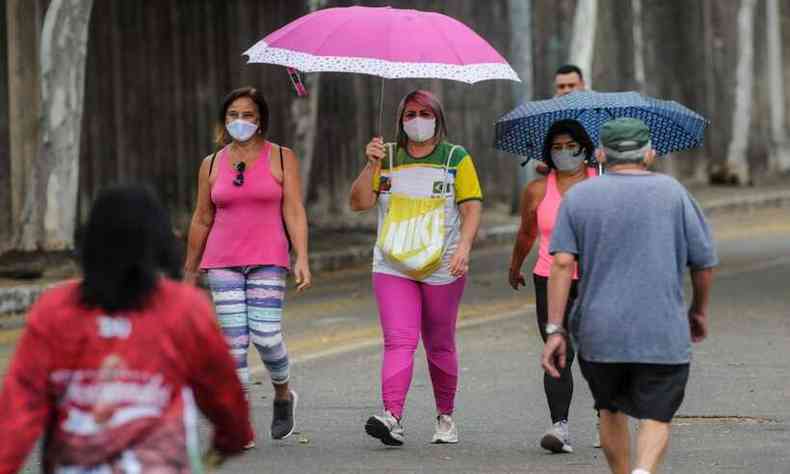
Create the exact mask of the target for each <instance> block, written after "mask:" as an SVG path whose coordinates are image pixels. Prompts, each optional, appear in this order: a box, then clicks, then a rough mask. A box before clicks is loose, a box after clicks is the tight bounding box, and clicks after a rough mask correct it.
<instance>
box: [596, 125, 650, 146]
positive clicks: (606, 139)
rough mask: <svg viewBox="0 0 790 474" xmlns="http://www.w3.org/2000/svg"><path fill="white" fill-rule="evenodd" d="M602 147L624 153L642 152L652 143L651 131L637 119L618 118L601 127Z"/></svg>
mask: <svg viewBox="0 0 790 474" xmlns="http://www.w3.org/2000/svg"><path fill="white" fill-rule="evenodd" d="M600 136H601V145H603V147H604V148H607V149H608V151H613V152H615V153H622V152H628V151H635V150H641V149H642V148H644V147H645V146H646V145H648V144H649V143H650V129H649V128H648V127H647V125H645V123H644V122H643V121H641V120H639V119H635V118H628V117H623V118H618V119H614V120H610V121H608V122H606V123H605V124H603V126H601V132H600Z"/></svg>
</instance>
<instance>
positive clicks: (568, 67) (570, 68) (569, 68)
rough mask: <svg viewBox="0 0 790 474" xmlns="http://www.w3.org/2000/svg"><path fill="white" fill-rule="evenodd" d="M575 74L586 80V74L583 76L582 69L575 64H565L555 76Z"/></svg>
mask: <svg viewBox="0 0 790 474" xmlns="http://www.w3.org/2000/svg"><path fill="white" fill-rule="evenodd" d="M574 72H575V73H576V74H578V75H579V79H581V80H584V74H582V70H581V68H580V67H579V66H577V65H575V64H563V65H562V66H560V67H558V68H557V72H555V73H554V75H555V76H558V75H560V74H572V73H574Z"/></svg>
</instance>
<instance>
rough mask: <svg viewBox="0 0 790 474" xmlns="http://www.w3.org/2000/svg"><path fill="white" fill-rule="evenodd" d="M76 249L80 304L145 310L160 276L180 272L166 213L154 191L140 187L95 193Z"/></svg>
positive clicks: (176, 274)
mask: <svg viewBox="0 0 790 474" xmlns="http://www.w3.org/2000/svg"><path fill="white" fill-rule="evenodd" d="M79 253H80V266H81V267H82V274H83V278H82V282H81V283H80V294H81V295H80V296H81V298H80V299H81V301H82V304H84V305H85V306H87V307H91V308H95V307H98V308H101V309H102V310H104V311H107V312H109V313H114V312H118V311H123V310H138V309H142V308H144V307H145V306H146V304H147V301H148V297H149V296H150V295H151V294H152V292H153V291H154V289H155V288H156V286H157V282H158V281H159V276H160V274H165V275H167V276H169V277H171V278H179V276H180V275H179V273H180V267H181V265H180V258H179V253H178V251H177V247H176V240H175V236H174V235H173V230H172V227H171V225H170V216H169V214H168V212H167V210H166V209H165V207H164V206H162V204H161V203H160V202H159V200H158V199H157V197H156V195H155V194H154V193H153V191H151V190H150V189H149V188H147V187H143V186H140V185H123V186H113V187H109V188H106V189H104V190H102V191H101V192H100V193H99V195H98V197H97V198H96V200H95V201H94V203H93V206H92V208H91V211H90V215H89V217H88V222H87V225H86V227H85V231H84V234H83V239H82V244H81V246H80V252H79Z"/></svg>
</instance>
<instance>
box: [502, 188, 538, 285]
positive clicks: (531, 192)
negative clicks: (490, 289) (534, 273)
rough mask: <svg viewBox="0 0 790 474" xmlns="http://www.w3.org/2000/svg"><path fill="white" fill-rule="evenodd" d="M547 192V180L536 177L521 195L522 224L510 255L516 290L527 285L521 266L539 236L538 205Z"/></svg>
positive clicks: (512, 276) (511, 283)
mask: <svg viewBox="0 0 790 474" xmlns="http://www.w3.org/2000/svg"><path fill="white" fill-rule="evenodd" d="M545 194H546V180H545V179H544V178H541V179H536V180H535V181H532V182H531V183H529V184H528V185H527V188H526V189H525V190H524V193H523V194H522V195H521V225H520V226H519V228H518V233H517V234H516V243H515V244H514V245H513V254H512V256H511V257H510V269H509V272H508V273H509V276H508V280H509V282H510V286H512V287H513V289H514V290H518V287H519V286H524V285H526V282H525V280H524V275H523V274H522V273H521V266H522V265H523V264H524V259H525V258H527V255H529V252H530V251H531V250H532V246H533V245H534V244H535V239H537V237H538V206H539V205H540V202H541V201H542V200H543V196H544V195H545Z"/></svg>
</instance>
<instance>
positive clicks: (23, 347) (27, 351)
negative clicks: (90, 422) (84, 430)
mask: <svg viewBox="0 0 790 474" xmlns="http://www.w3.org/2000/svg"><path fill="white" fill-rule="evenodd" d="M39 306H40V305H36V306H34V308H33V309H32V310H31V312H30V315H29V316H28V325H27V328H26V329H25V332H24V333H23V335H22V338H21V339H20V341H19V344H18V346H17V349H16V354H15V355H14V358H13V359H12V360H11V365H10V367H9V369H8V372H7V373H6V376H5V380H4V382H3V390H2V393H0V440H3V441H2V442H0V473H2V474H11V473H15V472H18V471H19V469H20V468H21V467H22V465H23V464H24V463H25V459H26V458H27V455H28V453H29V452H30V450H31V449H33V445H34V444H35V443H36V440H37V439H38V438H39V436H41V433H42V432H43V431H44V428H45V424H46V423H47V421H48V420H50V419H52V411H53V407H54V403H52V401H51V400H50V398H49V396H50V393H49V390H48V382H47V377H48V375H49V371H50V361H51V358H52V357H51V354H52V350H51V349H52V346H51V344H50V341H51V338H52V335H51V334H47V331H44V330H42V329H41V328H40V327H39V324H38V319H39V317H38V316H37V314H38V313H39V312H40V311H38V309H37V308H38V307H39Z"/></svg>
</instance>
